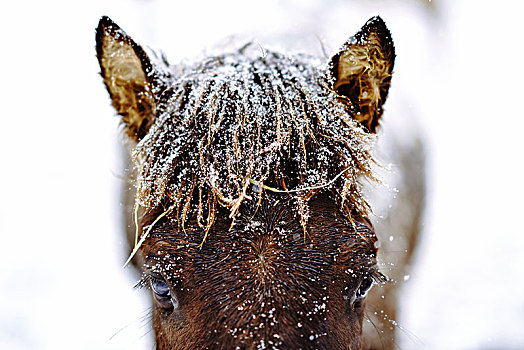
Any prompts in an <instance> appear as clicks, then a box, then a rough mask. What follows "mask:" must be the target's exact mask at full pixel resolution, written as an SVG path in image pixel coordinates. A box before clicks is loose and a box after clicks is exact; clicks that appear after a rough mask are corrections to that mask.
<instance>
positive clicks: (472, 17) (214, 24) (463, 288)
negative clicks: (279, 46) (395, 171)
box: [0, 0, 524, 349]
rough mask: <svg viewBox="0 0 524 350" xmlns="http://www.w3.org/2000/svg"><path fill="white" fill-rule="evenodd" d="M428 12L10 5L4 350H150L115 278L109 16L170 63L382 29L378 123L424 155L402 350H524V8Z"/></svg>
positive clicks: (2, 217) (141, 311)
mask: <svg viewBox="0 0 524 350" xmlns="http://www.w3.org/2000/svg"><path fill="white" fill-rule="evenodd" d="M434 1H435V2H434V3H433V4H432V3H429V2H428V3H426V4H425V3H424V2H423V1H422V0H397V1H395V0H389V1H386V0H383V1H378V0H375V1H371V0H369V1H364V0H361V1H349V0H347V1H342V0H339V1H335V0H332V1H327V0H326V1H320V0H287V1H276V0H267V1H263V2H261V1H260V2H249V1H233V0H224V1H207V2H204V1H183V2H182V1H169V0H149V1H145V0H118V1H117V0H113V1H109V0H104V1H102V0H91V1H89V2H76V1H59V0H49V1H8V0H4V1H2V3H1V5H0V38H1V41H0V45H1V55H0V69H1V72H2V73H1V75H0V77H1V78H0V89H1V93H0V99H1V100H0V101H1V112H0V118H1V119H0V120H1V122H0V130H1V134H0V152H1V153H0V157H1V158H0V159H1V162H0V164H1V165H0V186H1V187H0V188H1V191H0V198H1V201H0V349H69V348H75V349H150V348H152V347H153V344H152V342H151V331H150V326H149V324H148V308H149V305H148V301H147V298H146V292H144V291H136V290H134V289H133V288H132V286H133V284H134V282H135V280H134V276H132V274H130V273H129V272H127V271H124V270H122V268H121V265H122V263H123V262H124V261H125V256H124V241H123V234H122V232H121V226H122V224H121V221H120V210H119V186H120V180H119V179H118V176H117V174H119V173H121V169H120V163H119V159H120V157H119V140H121V139H122V136H121V134H120V132H119V129H118V118H117V117H115V113H114V111H113V110H112V109H111V107H110V102H109V98H108V95H107V92H106V91H105V88H104V86H103V84H102V80H101V78H100V77H99V76H98V74H97V73H98V70H99V68H98V64H97V61H96V58H95V48H94V33H95V32H94V30H95V27H96V25H97V23H98V19H99V18H100V16H102V15H109V16H110V17H111V18H113V19H114V20H115V21H116V22H117V23H118V24H120V25H121V26H122V27H123V28H124V29H125V30H126V31H127V32H128V33H129V34H131V35H132V36H133V37H134V38H135V39H137V40H139V41H140V42H142V43H147V44H148V45H150V46H151V47H154V48H158V49H163V50H164V51H165V52H166V53H167V55H168V57H169V58H170V59H171V61H173V62H176V61H177V60H180V59H183V58H191V57H194V56H196V55H199V54H202V52H203V48H206V47H207V48H210V47H212V46H213V45H214V44H216V43H217V42H220V41H221V40H223V39H224V38H227V37H228V36H230V35H232V34H239V33H240V34H242V35H243V37H248V38H251V39H257V40H258V39H260V40H261V41H262V39H263V42H269V40H271V38H278V37H282V36H287V37H288V38H293V39H298V38H301V36H304V38H306V37H309V38H317V37H320V38H322V39H323V40H324V41H325V43H326V46H327V49H328V50H331V51H330V52H333V50H334V49H336V48H338V46H339V45H340V44H342V43H343V42H344V41H345V40H346V39H347V37H349V36H350V35H352V34H353V33H354V32H356V31H357V30H358V29H359V28H360V26H361V25H362V24H363V23H365V21H366V20H367V19H368V18H369V17H371V16H373V15H377V14H379V15H381V16H382V17H383V18H384V20H385V21H386V23H387V24H388V26H389V28H390V30H391V32H392V34H393V38H394V40H395V44H396V47H397V61H396V67H395V68H396V69H395V76H394V79H393V86H392V89H391V95H390V99H389V100H388V102H387V104H386V110H387V112H386V115H385V118H388V116H389V117H391V118H394V116H395V115H400V114H403V115H405V114H408V115H409V116H410V118H415V119H416V120H417V124H418V125H419V127H420V129H421V130H422V132H423V134H424V135H425V141H426V145H427V147H428V156H429V159H428V170H427V173H428V181H429V187H428V205H427V211H426V216H425V223H424V235H423V237H422V240H421V242H420V246H419V250H418V251H417V253H416V262H415V269H414V270H413V271H412V272H411V274H410V278H409V279H407V281H406V282H405V283H404V293H403V300H402V302H403V304H402V305H403V306H402V314H401V315H400V317H399V319H398V322H399V323H400V325H401V326H402V329H403V331H402V332H401V336H400V339H399V348H400V349H524V229H523V223H524V217H523V209H524V205H523V198H524V191H523V186H522V181H523V179H524V174H523V170H522V169H523V167H522V162H523V156H522V154H523V152H524V142H523V139H524V137H523V127H524V121H523V120H524V112H523V110H522V100H523V96H522V95H523V94H524V85H523V84H524V69H522V67H523V65H524V55H523V54H524V39H523V37H524V35H523V34H524V30H523V29H522V25H521V22H522V13H523V12H522V10H523V9H524V6H522V5H520V2H518V1H511V0H500V1H481V0H478V1H466V0H434ZM315 40H317V43H318V39H314V40H313V41H315ZM293 41H295V40H293ZM310 41H311V40H310Z"/></svg>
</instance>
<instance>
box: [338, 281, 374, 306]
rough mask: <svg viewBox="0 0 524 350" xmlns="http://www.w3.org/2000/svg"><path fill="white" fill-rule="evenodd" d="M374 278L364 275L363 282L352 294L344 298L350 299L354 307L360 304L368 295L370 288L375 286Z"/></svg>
mask: <svg viewBox="0 0 524 350" xmlns="http://www.w3.org/2000/svg"><path fill="white" fill-rule="evenodd" d="M373 283H375V282H373V279H372V278H371V277H367V276H366V277H364V279H363V280H362V282H360V285H359V286H358V288H357V289H356V290H354V292H353V294H352V295H351V296H345V297H344V298H346V299H348V300H349V302H350V303H351V306H352V307H358V306H360V304H361V302H362V301H363V300H364V299H365V298H366V296H367V295H368V292H369V290H370V289H371V287H373Z"/></svg>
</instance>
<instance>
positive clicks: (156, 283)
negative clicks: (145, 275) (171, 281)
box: [149, 276, 178, 308]
mask: <svg viewBox="0 0 524 350" xmlns="http://www.w3.org/2000/svg"><path fill="white" fill-rule="evenodd" d="M149 284H150V285H151V290H152V291H153V295H154V296H155V299H156V301H158V303H159V304H160V305H162V307H164V308H177V307H178V300H177V298H176V296H175V295H174V294H172V293H171V290H170V289H169V286H168V285H167V283H166V281H164V279H163V278H161V277H153V276H152V277H151V279H150V281H149Z"/></svg>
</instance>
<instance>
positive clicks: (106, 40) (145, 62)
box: [96, 16, 159, 142]
mask: <svg viewBox="0 0 524 350" xmlns="http://www.w3.org/2000/svg"><path fill="white" fill-rule="evenodd" d="M96 52H97V57H98V62H99V64H100V69H101V75H102V77H103V78H104V83H105V85H106V87H107V91H108V92H109V95H110V96H111V100H112V103H113V107H115V109H116V111H117V112H118V114H120V115H121V116H122V122H123V124H124V128H125V131H126V133H127V135H128V136H129V137H130V138H131V139H133V140H134V141H137V142H138V141H140V139H142V138H143V137H144V136H145V135H146V133H147V131H148V130H149V127H150V126H151V124H152V123H153V120H154V116H155V110H156V101H155V96H154V89H155V84H156V83H157V81H158V78H159V77H158V72H157V70H156V69H155V66H154V64H153V63H152V62H151V60H150V59H149V57H148V55H147V54H146V52H145V51H144V49H143V48H142V47H141V46H140V45H138V44H137V43H136V42H135V41H133V39H131V37H129V36H128V35H127V34H126V33H125V32H124V31H123V30H122V29H121V28H120V27H119V26H118V25H117V24H116V23H115V22H113V21H112V20H111V19H110V18H109V17H105V16H104V17H102V18H101V19H100V22H99V24H98V28H97V30H96Z"/></svg>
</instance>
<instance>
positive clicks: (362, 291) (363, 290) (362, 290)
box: [355, 277, 373, 301]
mask: <svg viewBox="0 0 524 350" xmlns="http://www.w3.org/2000/svg"><path fill="white" fill-rule="evenodd" d="M371 287H373V280H372V279H371V278H370V277H364V279H363V280H362V282H361V283H360V286H359V287H358V289H357V291H356V292H355V301H358V300H362V299H364V298H365V297H366V296H367V295H368V292H369V290H370V289H371Z"/></svg>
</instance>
